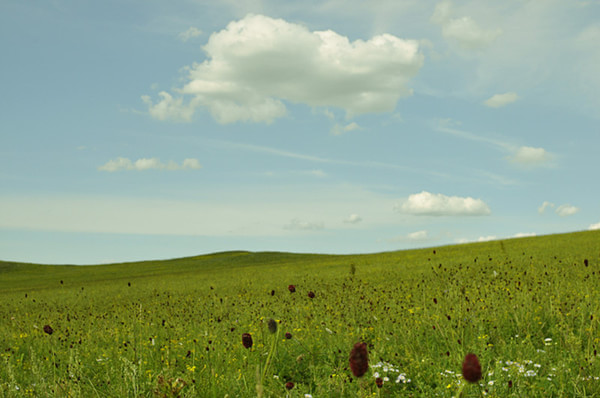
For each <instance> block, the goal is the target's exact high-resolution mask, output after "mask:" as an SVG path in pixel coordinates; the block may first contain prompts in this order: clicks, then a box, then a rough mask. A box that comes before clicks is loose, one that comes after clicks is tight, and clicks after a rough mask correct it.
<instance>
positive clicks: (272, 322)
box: [267, 318, 277, 333]
mask: <svg viewBox="0 0 600 398" xmlns="http://www.w3.org/2000/svg"><path fill="white" fill-rule="evenodd" d="M267 326H268V327H269V332H271V333H275V332H276V331H277V322H276V321H275V319H273V318H271V319H269V321H268V322H267Z"/></svg>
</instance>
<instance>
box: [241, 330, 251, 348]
mask: <svg viewBox="0 0 600 398" xmlns="http://www.w3.org/2000/svg"><path fill="white" fill-rule="evenodd" d="M242 344H243V345H244V347H246V348H251V347H252V335H251V334H250V333H243V334H242Z"/></svg>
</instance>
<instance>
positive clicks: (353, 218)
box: [344, 214, 362, 224]
mask: <svg viewBox="0 0 600 398" xmlns="http://www.w3.org/2000/svg"><path fill="white" fill-rule="evenodd" d="M361 221H362V218H361V217H360V216H359V215H358V214H350V215H349V216H348V217H347V218H346V219H344V222H345V223H346V224H358V223H359V222H361Z"/></svg>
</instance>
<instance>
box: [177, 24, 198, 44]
mask: <svg viewBox="0 0 600 398" xmlns="http://www.w3.org/2000/svg"><path fill="white" fill-rule="evenodd" d="M198 36H202V31H201V30H200V29H198V28H195V27H193V26H191V27H190V28H189V29H188V30H186V31H185V32H181V33H180V34H179V35H177V37H178V38H179V40H181V41H184V42H185V41H188V40H190V39H193V38H194V37H198Z"/></svg>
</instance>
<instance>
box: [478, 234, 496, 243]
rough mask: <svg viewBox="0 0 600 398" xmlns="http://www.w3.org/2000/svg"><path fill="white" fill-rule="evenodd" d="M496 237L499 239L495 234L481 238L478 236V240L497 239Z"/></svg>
mask: <svg viewBox="0 0 600 398" xmlns="http://www.w3.org/2000/svg"><path fill="white" fill-rule="evenodd" d="M496 239H498V237H497V236H495V235H488V236H480V237H479V238H477V242H489V241H491V240H496Z"/></svg>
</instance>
